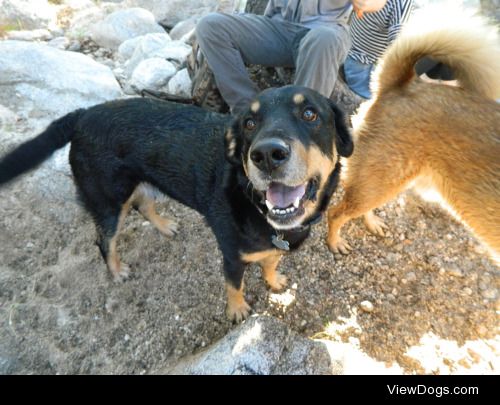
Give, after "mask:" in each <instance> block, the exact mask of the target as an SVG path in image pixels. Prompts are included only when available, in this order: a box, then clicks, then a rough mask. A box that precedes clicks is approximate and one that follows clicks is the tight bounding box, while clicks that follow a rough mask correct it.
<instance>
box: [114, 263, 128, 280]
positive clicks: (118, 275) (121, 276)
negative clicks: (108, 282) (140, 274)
mask: <svg viewBox="0 0 500 405" xmlns="http://www.w3.org/2000/svg"><path fill="white" fill-rule="evenodd" d="M112 273H113V280H114V282H115V283H123V282H124V281H125V280H127V279H128V278H129V277H130V266H129V265H128V264H125V263H120V266H119V268H118V269H117V270H115V271H112Z"/></svg>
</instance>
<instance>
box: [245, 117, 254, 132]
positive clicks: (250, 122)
mask: <svg viewBox="0 0 500 405" xmlns="http://www.w3.org/2000/svg"><path fill="white" fill-rule="evenodd" d="M256 126H257V123H256V122H255V121H254V120H253V119H252V118H248V119H247V120H246V121H245V129H248V130H249V131H252V130H254V129H255V127H256Z"/></svg>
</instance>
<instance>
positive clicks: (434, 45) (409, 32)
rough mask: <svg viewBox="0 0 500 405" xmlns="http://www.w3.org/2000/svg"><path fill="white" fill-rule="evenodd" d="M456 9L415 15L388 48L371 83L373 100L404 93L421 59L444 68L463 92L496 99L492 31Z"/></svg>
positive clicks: (496, 49)
mask: <svg viewBox="0 0 500 405" xmlns="http://www.w3.org/2000/svg"><path fill="white" fill-rule="evenodd" d="M456 8H457V7H456V5H454V6H452V5H450V6H448V7H446V8H444V7H442V6H441V7H427V8H426V9H421V10H419V11H417V12H416V13H415V15H414V16H413V17H412V19H411V20H410V21H409V22H408V24H407V25H406V26H405V28H404V29H403V30H402V32H401V34H400V36H399V37H398V39H397V40H396V41H395V42H394V43H393V44H392V45H391V46H390V47H389V49H388V50H387V51H386V53H385V54H384V56H383V57H382V60H381V63H380V64H379V66H378V68H377V69H376V71H375V74H374V77H373V80H372V90H373V93H374V94H382V93H384V92H386V91H389V90H391V89H394V88H400V87H404V86H405V85H406V84H408V83H409V82H410V81H411V80H412V79H413V78H414V76H415V71H414V66H415V63H416V62H417V61H418V60H419V59H420V58H422V57H423V56H430V57H432V58H433V59H435V60H437V61H439V62H442V63H444V64H446V65H448V66H449V67H450V68H451V69H452V70H453V72H454V74H455V78H456V79H457V80H458V81H459V83H460V86H461V87H463V88H464V89H467V90H470V91H472V92H475V93H478V94H480V95H482V96H484V97H486V98H490V99H498V98H500V43H499V38H498V33H497V29H496V27H493V26H491V25H488V24H487V23H486V22H485V20H484V19H483V18H481V17H479V16H474V15H471V14H470V13H466V12H465V11H463V10H456Z"/></svg>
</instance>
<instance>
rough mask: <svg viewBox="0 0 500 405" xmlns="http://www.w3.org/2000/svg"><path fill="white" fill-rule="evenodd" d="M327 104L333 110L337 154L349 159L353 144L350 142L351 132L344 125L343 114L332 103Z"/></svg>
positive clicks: (329, 101)
mask: <svg viewBox="0 0 500 405" xmlns="http://www.w3.org/2000/svg"><path fill="white" fill-rule="evenodd" d="M328 103H329V104H330V108H331V109H332V110H333V114H334V120H335V129H336V130H337V133H336V136H335V144H336V146H337V152H338V153H339V155H340V156H343V157H349V156H351V155H352V151H353V149H354V144H353V142H352V135H351V131H350V130H349V128H347V125H346V119H345V114H344V112H343V111H342V110H341V109H340V108H339V107H337V105H336V104H335V103H334V102H333V101H331V100H328Z"/></svg>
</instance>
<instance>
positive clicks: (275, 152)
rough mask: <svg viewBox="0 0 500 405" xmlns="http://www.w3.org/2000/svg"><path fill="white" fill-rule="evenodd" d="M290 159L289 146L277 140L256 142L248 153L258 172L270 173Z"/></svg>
mask: <svg viewBox="0 0 500 405" xmlns="http://www.w3.org/2000/svg"><path fill="white" fill-rule="evenodd" d="M289 158H290V145H288V144H287V143H286V142H285V141H283V140H281V139H278V138H270V139H263V140H261V141H259V142H257V143H256V144H255V145H254V147H253V148H252V150H251V152H250V159H252V162H253V163H254V164H255V166H257V168H259V169H260V170H262V171H264V172H267V173H271V172H272V171H273V170H275V169H277V168H278V167H279V166H281V165H283V164H284V163H285V162H286V161H287V160H288V159H289Z"/></svg>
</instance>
